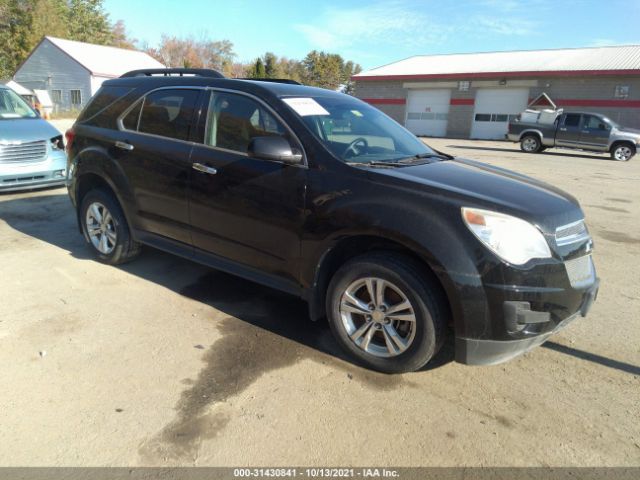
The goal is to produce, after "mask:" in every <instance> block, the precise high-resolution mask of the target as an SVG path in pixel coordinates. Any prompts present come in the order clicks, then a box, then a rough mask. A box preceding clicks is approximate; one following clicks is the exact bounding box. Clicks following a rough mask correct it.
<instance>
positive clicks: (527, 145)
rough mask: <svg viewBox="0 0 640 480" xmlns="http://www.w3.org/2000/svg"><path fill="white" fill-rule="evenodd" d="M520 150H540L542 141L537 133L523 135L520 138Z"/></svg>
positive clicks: (532, 151) (530, 151) (526, 151)
mask: <svg viewBox="0 0 640 480" xmlns="http://www.w3.org/2000/svg"><path fill="white" fill-rule="evenodd" d="M520 150H522V151H523V152H525V153H537V152H540V151H541V150H542V143H541V142H540V138H539V137H538V136H537V135H525V136H524V137H522V139H521V140H520Z"/></svg>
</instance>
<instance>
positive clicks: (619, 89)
mask: <svg viewBox="0 0 640 480" xmlns="http://www.w3.org/2000/svg"><path fill="white" fill-rule="evenodd" d="M613 96H614V97H615V98H627V97H628V96H629V85H616V90H615V92H614V94H613Z"/></svg>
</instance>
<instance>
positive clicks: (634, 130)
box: [616, 127, 640, 137]
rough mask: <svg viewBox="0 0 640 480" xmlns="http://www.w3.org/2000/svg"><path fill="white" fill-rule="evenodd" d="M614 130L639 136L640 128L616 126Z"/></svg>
mask: <svg viewBox="0 0 640 480" xmlns="http://www.w3.org/2000/svg"><path fill="white" fill-rule="evenodd" d="M616 130H618V132H620V133H629V134H631V135H633V136H637V137H640V130H638V129H637V128H627V127H618V128H617V129H616Z"/></svg>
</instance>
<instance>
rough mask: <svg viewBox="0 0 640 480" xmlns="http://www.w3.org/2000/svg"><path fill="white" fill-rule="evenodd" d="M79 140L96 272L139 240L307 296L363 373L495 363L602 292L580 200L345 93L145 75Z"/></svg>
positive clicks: (80, 185)
mask: <svg viewBox="0 0 640 480" xmlns="http://www.w3.org/2000/svg"><path fill="white" fill-rule="evenodd" d="M66 140H67V153H68V189H69V194H70V196H71V200H72V203H73V205H74V206H75V208H76V212H77V220H78V225H79V228H80V230H81V232H82V233H83V235H84V238H85V239H86V241H87V243H88V244H89V246H90V248H91V249H92V250H93V251H94V253H95V255H96V256H97V258H98V259H99V260H100V261H102V262H105V263H108V264H119V263H123V262H127V261H129V260H132V259H133V258H134V257H135V256H136V255H137V254H138V253H139V252H140V248H141V245H143V244H144V245H149V246H152V247H155V248H159V249H161V250H165V251H167V252H171V253H174V254H176V255H180V256H182V257H185V258H188V259H191V260H194V261H196V262H200V263H203V264H205V265H208V266H211V267H213V268H216V269H219V270H223V271H225V272H228V273H231V274H234V275H238V276H240V277H244V278H246V279H249V280H252V281H255V282H259V283H261V284H264V285H267V286H269V287H273V288H276V289H279V290H283V291H285V292H288V293H290V294H293V295H297V296H299V297H302V298H303V299H305V300H306V301H307V302H308V305H309V314H310V317H311V319H313V320H315V319H319V318H322V317H324V316H326V317H327V318H328V321H329V324H330V327H331V330H332V332H333V334H334V336H335V338H336V341H337V342H338V343H339V344H340V346H341V347H342V348H343V349H345V350H346V352H348V353H349V354H350V355H351V357H352V358H353V359H354V360H355V361H358V362H359V363H361V364H363V365H364V366H366V367H368V368H372V369H376V370H379V371H382V372H388V373H396V372H406V371H412V370H416V369H419V368H421V367H423V366H424V365H425V364H426V363H427V362H429V360H430V359H431V358H432V357H433V356H434V355H435V354H436V353H437V352H438V349H439V348H440V347H441V345H442V344H443V342H444V340H445V338H446V336H447V335H452V336H454V337H455V358H456V360H457V361H459V362H462V363H466V364H476V365H479V364H480V365H486V364H494V363H499V362H502V361H505V360H508V359H510V358H513V357H515V356H516V355H518V354H521V353H523V352H525V351H527V350H529V349H531V348H533V347H535V346H536V345H540V344H541V343H542V342H544V341H545V340H546V339H547V338H548V337H549V336H550V335H552V334H553V333H555V332H557V331H558V330H559V329H561V328H563V327H565V326H566V325H567V324H568V323H569V322H571V321H572V320H573V319H575V318H576V317H578V316H580V315H582V316H584V315H586V313H587V311H588V310H589V307H590V306H591V304H592V302H593V300H594V299H595V297H596V294H597V290H598V283H599V281H598V279H597V277H596V273H595V269H594V265H593V261H592V258H591V253H592V245H593V244H592V239H591V237H590V235H589V232H588V230H587V227H586V225H585V221H584V215H583V212H582V210H581V208H580V206H579V204H578V202H577V201H576V200H575V198H573V197H572V196H570V195H568V194H567V193H565V192H563V191H561V190H559V189H557V188H554V187H552V186H550V185H548V184H545V183H542V182H539V181H537V180H534V179H531V178H528V177H526V176H523V175H520V174H517V173H514V172H511V171H508V170H504V169H500V168H496V167H492V166H489V165H485V164H482V163H479V162H475V161H471V160H466V159H462V158H453V157H451V156H449V155H446V154H444V153H441V152H438V151H436V150H433V149H431V148H429V147H428V146H427V145H425V144H424V143H423V142H422V141H420V140H419V139H418V138H416V137H415V136H414V135H412V134H411V133H409V132H408V131H407V130H405V129H404V128H403V127H402V126H401V125H399V124H398V123H396V122H395V121H394V120H392V119H390V118H389V117H387V116H386V115H384V114H383V113H381V112H380V111H379V110H377V109H376V108H373V107H371V106H369V105H368V104H366V103H364V102H362V101H360V100H358V99H356V98H354V97H351V96H348V95H344V94H341V93H337V92H334V91H330V90H325V89H319V88H312V87H307V86H302V85H299V84H296V83H295V82H291V81H273V80H271V81H256V80H244V79H227V78H224V77H223V76H222V75H220V74H219V73H218V72H215V71H211V70H189V69H168V70H147V71H133V72H129V73H127V74H125V75H123V77H121V78H118V79H114V80H109V81H107V82H105V83H104V84H103V86H102V88H101V89H100V90H99V92H98V93H96V95H95V97H94V98H93V99H92V101H91V102H90V103H89V104H88V105H87V107H86V108H85V109H84V111H83V112H82V113H81V115H80V116H79V118H78V120H77V121H76V122H75V124H74V125H73V127H72V128H71V129H70V130H69V131H68V132H67V133H66Z"/></svg>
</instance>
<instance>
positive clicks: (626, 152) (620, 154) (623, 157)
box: [613, 146, 632, 162]
mask: <svg viewBox="0 0 640 480" xmlns="http://www.w3.org/2000/svg"><path fill="white" fill-rule="evenodd" d="M631 155H632V152H631V149H630V148H629V147H625V146H621V147H618V148H616V150H615V151H614V152H613V156H614V157H615V159H616V160H619V161H621V162H626V161H627V160H629V159H630V158H631Z"/></svg>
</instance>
